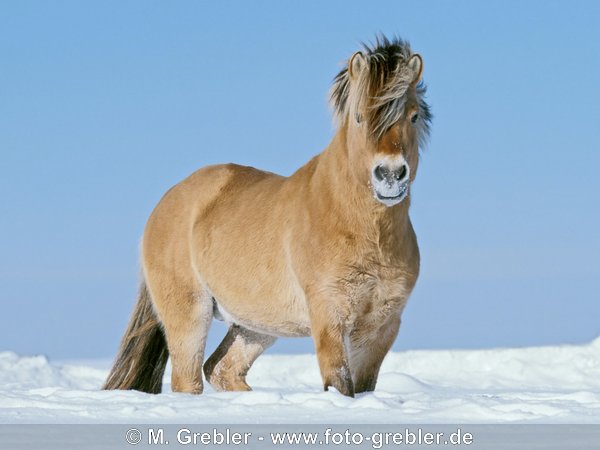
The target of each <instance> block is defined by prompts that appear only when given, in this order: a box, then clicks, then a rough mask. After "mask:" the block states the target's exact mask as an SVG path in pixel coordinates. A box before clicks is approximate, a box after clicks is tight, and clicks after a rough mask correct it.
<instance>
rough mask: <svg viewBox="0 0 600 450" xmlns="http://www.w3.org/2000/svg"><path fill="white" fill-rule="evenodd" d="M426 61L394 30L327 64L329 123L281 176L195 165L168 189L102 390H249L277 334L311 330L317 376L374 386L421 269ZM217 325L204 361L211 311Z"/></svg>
mask: <svg viewBox="0 0 600 450" xmlns="http://www.w3.org/2000/svg"><path fill="white" fill-rule="evenodd" d="M422 69H423V62H422V59H421V57H420V56H419V55H418V54H414V53H412V52H411V50H410V47H409V45H408V44H407V43H406V42H404V41H402V40H400V39H398V38H395V39H392V40H389V39H387V38H385V37H380V38H378V39H377V41H376V42H375V44H374V45H371V46H368V45H364V48H363V49H362V51H359V52H357V53H355V54H354V55H353V56H352V57H351V58H350V59H349V61H348V63H347V65H346V66H345V67H344V68H343V69H342V70H341V72H340V73H339V74H338V75H337V76H336V78H335V80H334V83H333V87H332V90H331V101H332V105H333V109H334V111H335V116H336V118H337V123H338V129H337V132H336V134H335V136H334V137H333V140H332V141H331V143H330V144H329V146H328V147H327V148H326V149H325V150H324V151H323V152H322V153H320V154H319V155H317V156H315V157H314V158H313V159H312V160H310V161H309V162H308V163H307V164H306V165H304V166H303V167H301V168H300V169H298V170H297V171H296V172H295V173H294V174H293V175H291V176H289V177H283V176H279V175H275V174H273V173H269V172H263V171H260V170H257V169H254V168H252V167H244V166H239V165H235V164H225V165H216V166H209V167H204V168H202V169H200V170H198V171H197V172H195V173H194V174H192V175H191V176H189V177H188V178H186V179H185V180H183V181H182V182H180V183H179V184H177V185H176V186H174V187H173V188H172V189H171V190H170V191H168V192H167V193H166V194H165V196H164V197H163V198H162V199H161V201H160V203H159V204H158V206H157V207H156V208H155V210H154V211H153V212H152V215H151V216H150V218H149V220H148V223H147V225H146V228H145V231H144V236H143V242H142V269H143V282H142V285H141V289H140V294H139V298H138V301H137V304H136V306H135V309H134V312H133V317H132V318H131V321H130V323H129V325H128V328H127V331H126V332H125V336H124V337H123V340H122V343H121V347H120V350H119V353H118V356H117V358H116V361H115V363H114V367H113V368H112V371H111V372H110V375H109V377H108V379H107V381H106V384H105V386H104V388H105V389H136V390H141V391H146V392H152V393H158V392H160V389H161V383H162V376H163V372H164V368H165V365H166V362H167V359H168V356H169V355H170V356H171V361H172V366H173V373H172V380H171V386H172V389H173V390H174V391H178V392H190V393H195V394H199V393H201V392H202V390H203V380H202V372H203V371H204V375H205V377H206V380H207V381H208V382H209V383H210V384H211V385H212V386H213V387H214V388H215V389H217V390H223V391H229V390H250V386H248V384H246V374H247V373H248V370H249V369H250V367H251V366H252V363H253V362H254V361H255V360H256V358H257V357H258V356H259V355H260V354H261V353H262V352H263V351H264V350H265V349H266V348H268V347H269V346H270V345H272V344H273V342H274V341H275V340H276V339H277V337H278V336H312V338H313V340H314V344H315V349H316V354H317V359H318V362H319V367H320V370H321V376H322V379H323V385H324V388H325V389H326V390H327V389H328V388H329V387H334V388H335V389H337V390H338V391H339V392H341V393H343V394H344V395H348V396H353V395H354V394H355V393H358V392H364V391H372V390H373V389H375V384H376V382H377V376H378V373H379V368H380V366H381V363H382V361H383V358H384V357H385V355H386V353H387V352H388V351H389V349H390V347H391V346H392V343H393V342H394V339H395V338H396V335H397V333H398V329H399V327H400V316H401V314H402V311H403V309H404V306H405V304H406V302H407V299H408V296H409V294H410V293H411V291H412V289H413V287H414V285H415V282H416V280H417V275H418V272H419V249H418V246H417V240H416V236H415V232H414V231H413V227H412V225H411V222H410V219H409V215H408V210H409V204H410V187H411V184H412V182H413V181H414V179H415V175H416V173H417V166H418V163H419V146H420V145H421V144H422V143H423V141H424V139H425V137H426V136H427V134H428V129H429V122H430V117H431V116H430V113H429V108H428V106H427V104H426V103H425V101H424V93H425V87H424V85H423V83H422V82H420V79H421V73H422ZM213 317H214V318H217V319H221V320H223V319H224V320H225V321H227V322H228V324H229V330H228V332H227V335H226V336H225V338H224V340H223V342H222V343H221V344H220V345H219V346H218V348H217V349H216V351H215V352H214V353H213V354H212V356H210V358H208V360H207V361H206V362H204V347H205V342H206V336H207V333H208V329H209V326H210V324H211V321H212V319H213Z"/></svg>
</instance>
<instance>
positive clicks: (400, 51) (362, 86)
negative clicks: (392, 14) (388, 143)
mask: <svg viewBox="0 0 600 450" xmlns="http://www.w3.org/2000/svg"><path fill="white" fill-rule="evenodd" d="M362 47H363V49H362V51H361V55H362V59H363V60H364V62H365V64H364V67H363V68H362V69H361V70H360V71H359V73H358V74H353V77H352V78H353V79H352V81H350V74H349V72H348V65H346V67H345V68H344V69H342V70H341V71H340V73H338V75H337V76H336V77H335V79H334V82H333V86H332V88H331V103H332V106H333V109H334V114H335V116H336V118H337V120H338V122H339V123H340V124H344V123H345V121H346V120H348V117H353V118H356V119H357V120H360V121H361V122H362V121H364V122H365V124H366V126H367V127H368V131H369V135H370V136H371V137H372V138H373V139H375V140H376V141H377V140H379V139H380V138H381V137H382V136H383V134H384V133H385V132H386V131H387V130H389V128H390V127H391V126H392V125H394V124H395V123H396V122H398V120H400V117H401V116H402V113H403V112H404V105H405V103H406V97H407V96H406V92H407V90H408V87H409V86H410V84H411V83H412V82H413V81H414V78H415V74H414V71H413V70H411V68H410V67H409V66H408V61H409V59H410V57H411V56H412V52H411V50H410V45H409V44H408V42H406V41H403V40H402V39H400V38H398V37H394V38H393V39H392V40H389V39H388V38H387V37H385V36H383V35H382V36H379V37H377V39H376V41H375V44H373V45H369V44H365V43H363V44H362ZM351 62H352V61H350V63H351ZM425 91H426V87H425V84H424V83H423V82H422V81H420V82H419V84H418V85H417V101H418V102H419V107H420V111H419V119H418V122H417V124H416V126H417V127H418V128H417V129H418V135H419V142H420V143H421V144H422V143H423V142H424V140H425V139H426V137H427V136H428V134H429V122H430V121H431V113H430V111H429V106H428V105H427V103H426V102H425V99H424V97H425Z"/></svg>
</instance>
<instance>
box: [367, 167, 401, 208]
mask: <svg viewBox="0 0 600 450" xmlns="http://www.w3.org/2000/svg"><path fill="white" fill-rule="evenodd" d="M408 175H409V168H408V165H407V164H406V163H404V164H401V165H399V166H397V167H390V166H388V165H385V164H380V165H377V166H376V167H375V168H374V169H373V173H372V176H371V184H372V185H373V191H374V197H375V198H376V199H377V200H378V201H380V202H381V203H383V204H384V205H385V206H394V205H397V204H398V203H400V202H401V201H402V200H404V199H405V198H406V196H407V195H408V189H409V181H410V180H409V176H408Z"/></svg>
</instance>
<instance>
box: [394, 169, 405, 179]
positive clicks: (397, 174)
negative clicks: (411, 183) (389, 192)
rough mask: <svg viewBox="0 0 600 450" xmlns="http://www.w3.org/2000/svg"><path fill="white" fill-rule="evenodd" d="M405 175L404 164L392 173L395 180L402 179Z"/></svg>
mask: <svg viewBox="0 0 600 450" xmlns="http://www.w3.org/2000/svg"><path fill="white" fill-rule="evenodd" d="M405 176H406V166H405V165H403V166H402V167H400V168H399V169H398V170H396V171H395V173H394V178H396V180H398V181H400V180H402V179H403V178H404V177H405Z"/></svg>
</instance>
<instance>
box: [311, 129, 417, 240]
mask: <svg viewBox="0 0 600 450" xmlns="http://www.w3.org/2000/svg"><path fill="white" fill-rule="evenodd" d="M348 150H349V149H348V147H347V142H346V138H345V133H344V131H343V129H342V130H339V131H338V133H337V134H336V135H335V136H334V138H333V139H332V141H331V143H330V144H329V146H328V147H327V149H325V151H324V152H323V153H321V154H320V155H318V156H317V157H316V158H315V159H314V160H313V161H311V162H310V163H309V164H314V165H315V167H313V168H312V170H313V174H312V176H311V179H310V183H311V186H310V190H309V195H311V197H313V198H311V203H312V204H313V205H314V206H316V207H317V208H319V209H320V210H321V211H320V213H321V214H326V215H331V214H336V221H337V222H338V223H340V224H342V225H346V226H347V227H348V228H350V230H349V231H352V232H355V233H363V234H365V235H377V236H380V235H381V233H386V232H388V231H389V230H390V229H395V230H401V229H403V228H404V227H405V226H406V225H407V224H408V221H409V218H408V206H409V198H407V199H406V200H404V201H403V202H402V204H400V205H398V206H395V207H393V208H387V207H384V206H383V205H380V204H379V203H377V202H376V201H375V199H374V198H373V193H372V192H371V188H370V185H369V180H368V179H356V176H355V175H354V174H353V173H352V170H351V169H350V159H349V154H350V153H349V151H348ZM373 237H375V236H373Z"/></svg>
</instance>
